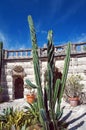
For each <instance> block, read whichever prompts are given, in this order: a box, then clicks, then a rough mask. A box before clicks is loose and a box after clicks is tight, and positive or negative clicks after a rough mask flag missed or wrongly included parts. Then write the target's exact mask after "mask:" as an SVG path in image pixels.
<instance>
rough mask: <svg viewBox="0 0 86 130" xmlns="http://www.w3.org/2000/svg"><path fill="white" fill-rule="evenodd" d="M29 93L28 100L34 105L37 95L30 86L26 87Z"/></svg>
mask: <svg viewBox="0 0 86 130" xmlns="http://www.w3.org/2000/svg"><path fill="white" fill-rule="evenodd" d="M26 83H27V84H28V81H27V80H26ZM25 87H26V88H27V89H28V90H29V91H28V93H27V94H26V100H27V102H28V103H33V102H35V101H36V93H35V90H34V89H32V88H31V87H30V86H29V85H26V86H25Z"/></svg>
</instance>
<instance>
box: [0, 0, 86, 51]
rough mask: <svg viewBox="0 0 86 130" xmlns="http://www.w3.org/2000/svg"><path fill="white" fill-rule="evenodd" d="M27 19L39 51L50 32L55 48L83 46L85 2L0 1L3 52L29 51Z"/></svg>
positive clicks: (61, 0) (85, 22)
mask: <svg viewBox="0 0 86 130" xmlns="http://www.w3.org/2000/svg"><path fill="white" fill-rule="evenodd" d="M28 15H32V18H33V20H34V24H35V28H36V33H37V41H38V45H39V47H43V45H44V44H45V43H47V32H48V30H51V29H52V30H53V33H54V35H53V40H54V44H55V45H59V44H64V43H67V42H68V41H71V42H86V0H0V41H3V43H4V48H5V49H23V48H31V40H30V33H29V26H28V21H27V17H28Z"/></svg>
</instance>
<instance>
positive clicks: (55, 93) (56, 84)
mask: <svg viewBox="0 0 86 130" xmlns="http://www.w3.org/2000/svg"><path fill="white" fill-rule="evenodd" d="M60 82H61V80H60V79H57V80H56V83H55V87H54V97H53V102H54V103H53V104H54V106H53V107H55V104H56V100H57V96H58V92H59V86H60Z"/></svg>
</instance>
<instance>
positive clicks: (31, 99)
mask: <svg viewBox="0 0 86 130" xmlns="http://www.w3.org/2000/svg"><path fill="white" fill-rule="evenodd" d="M26 100H27V102H28V103H30V104H32V103H33V102H34V101H35V95H34V94H27V95H26Z"/></svg>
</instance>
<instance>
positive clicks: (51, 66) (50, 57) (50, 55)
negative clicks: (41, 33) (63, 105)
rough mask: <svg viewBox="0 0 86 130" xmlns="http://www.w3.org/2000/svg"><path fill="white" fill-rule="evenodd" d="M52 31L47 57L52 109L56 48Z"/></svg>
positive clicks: (49, 36)
mask: <svg viewBox="0 0 86 130" xmlns="http://www.w3.org/2000/svg"><path fill="white" fill-rule="evenodd" d="M52 35H53V33H52V30H50V31H49V32H48V47H47V55H48V65H47V69H48V85H49V106H50V108H51V109H52V106H53V99H52V97H53V93H54V92H53V89H54V84H53V81H54V77H53V71H54V61H53V59H54V46H53V41H52Z"/></svg>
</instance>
